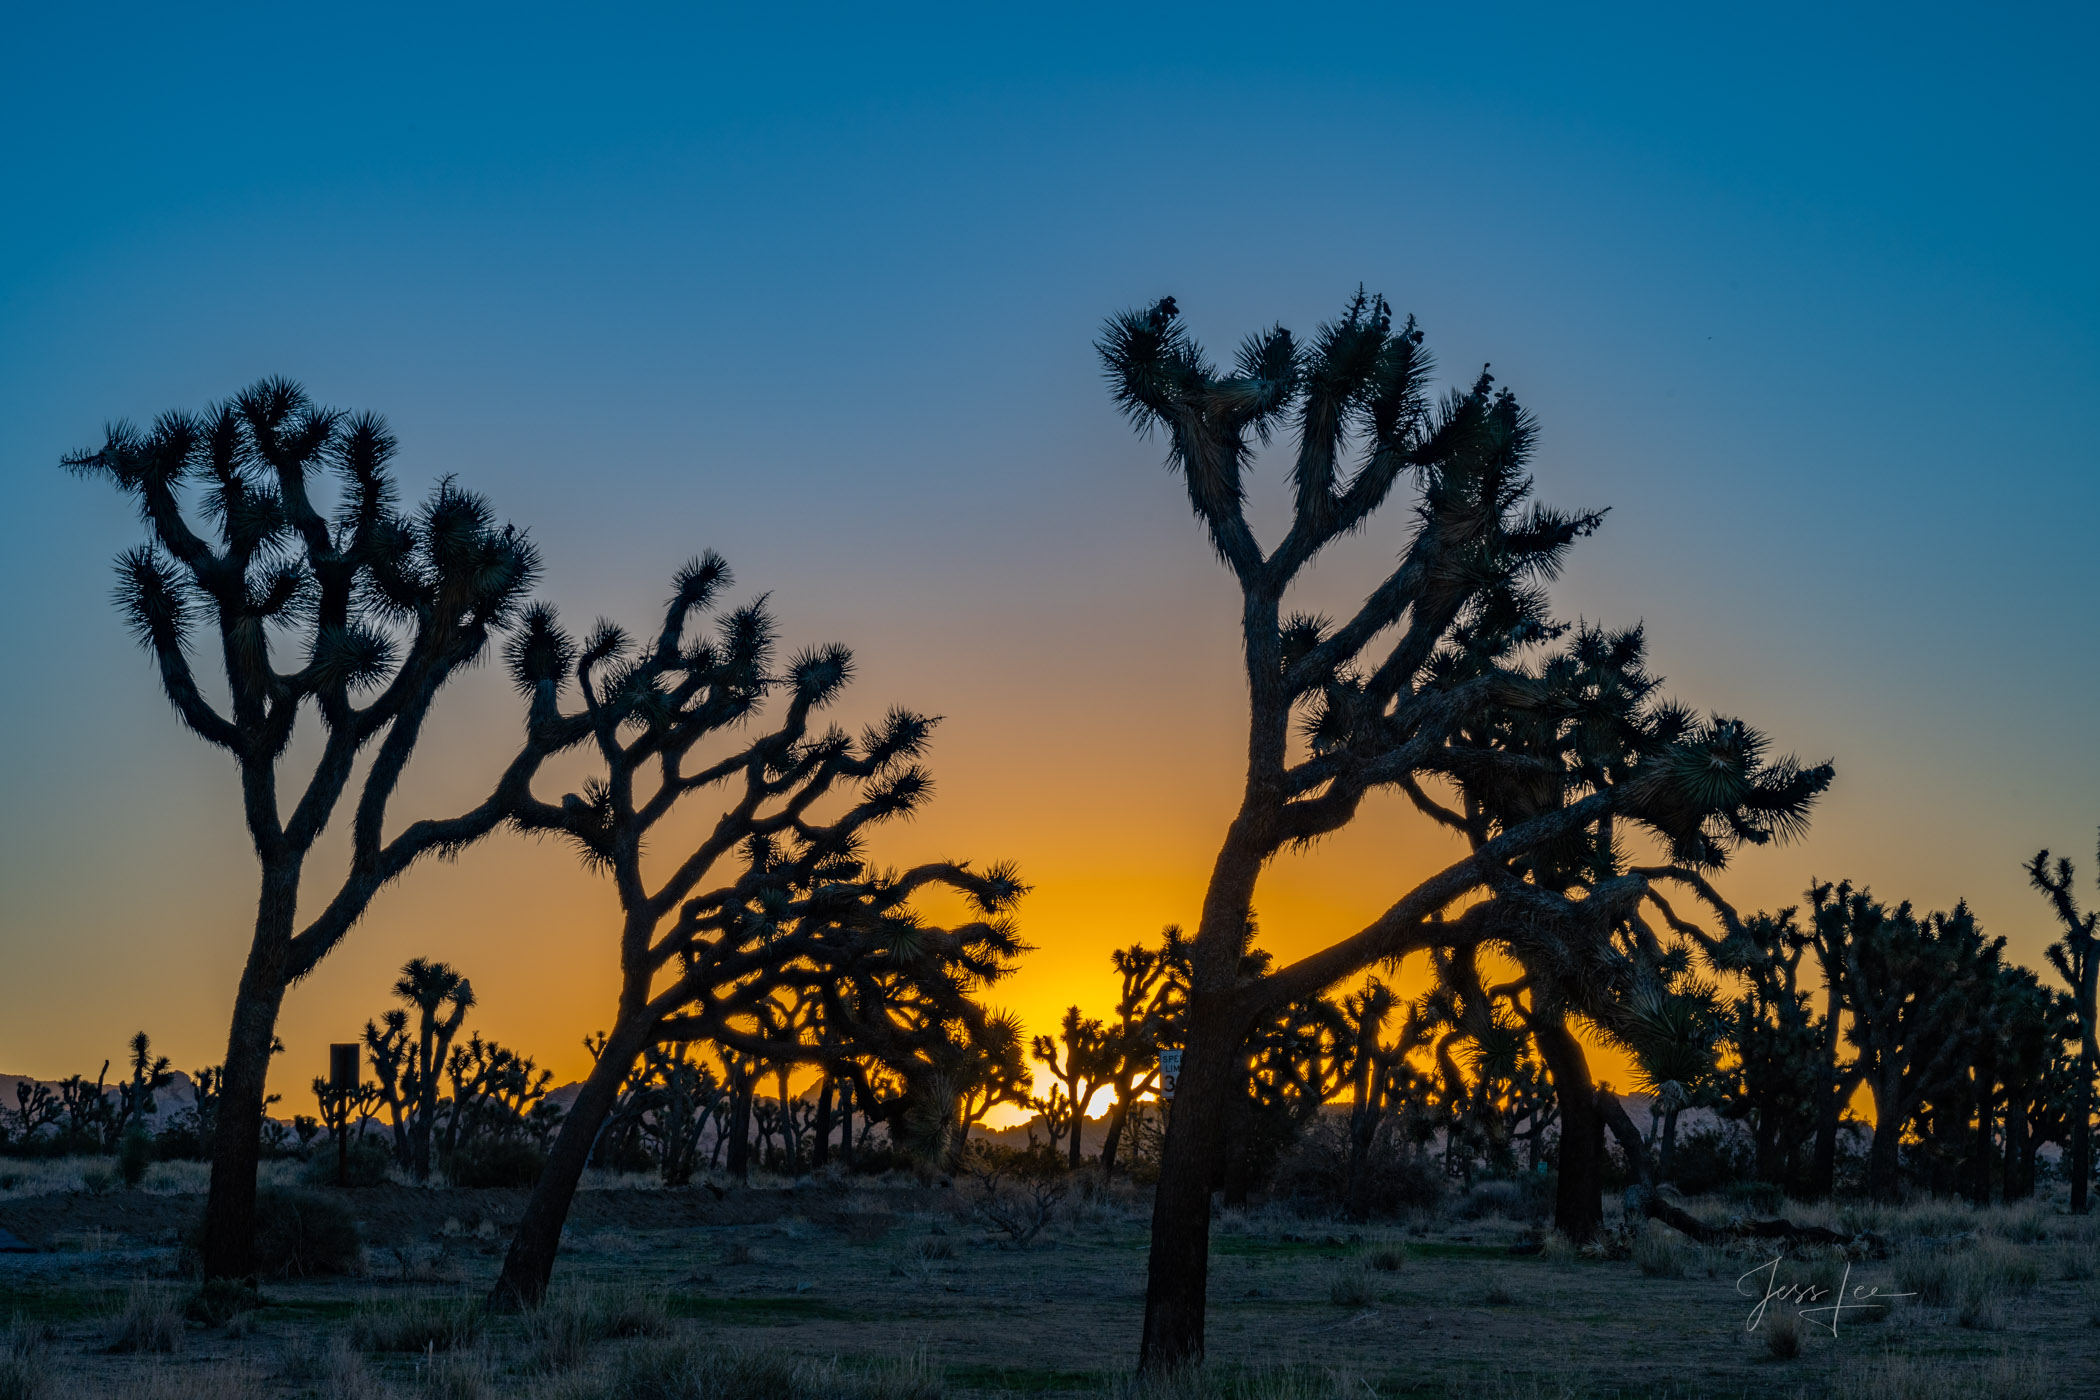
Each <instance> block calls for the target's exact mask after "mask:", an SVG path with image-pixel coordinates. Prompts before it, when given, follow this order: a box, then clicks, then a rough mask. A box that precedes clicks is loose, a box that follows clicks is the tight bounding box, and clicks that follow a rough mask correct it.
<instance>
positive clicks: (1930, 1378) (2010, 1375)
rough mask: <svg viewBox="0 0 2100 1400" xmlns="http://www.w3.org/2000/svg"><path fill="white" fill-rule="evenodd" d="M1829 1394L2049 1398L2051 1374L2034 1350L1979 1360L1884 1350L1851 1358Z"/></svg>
mask: <svg viewBox="0 0 2100 1400" xmlns="http://www.w3.org/2000/svg"><path fill="white" fill-rule="evenodd" d="M1829 1394H1830V1395H1831V1396H1832V1398H1833V1400H1983V1397H1989V1400H2045V1397H2046V1396H2048V1394H2049V1377H2048V1373H2047V1371H2046V1370H2045V1368H2044V1367H2043V1365H2042V1362H2041V1360H2040V1359H2039V1358H2038V1357H2034V1356H2021V1357H2012V1356H2000V1357H1996V1358H1993V1359H1992V1360H1989V1361H1986V1362H1983V1363H1982V1364H1980V1365H1978V1364H1974V1363H1965V1362H1962V1361H1959V1360H1952V1359H1950V1358H1947V1357H1943V1356H1934V1357H1923V1356H1906V1355H1904V1354H1902V1353H1900V1352H1884V1353H1882V1354H1881V1355H1879V1356H1869V1357H1854V1358H1852V1359H1850V1360H1848V1361H1847V1362H1845V1364H1844V1365H1843V1366H1842V1367H1841V1368H1840V1370H1839V1372H1838V1376H1837V1381H1836V1384H1835V1385H1834V1386H1833V1388H1832V1389H1831V1390H1830V1392H1829Z"/></svg>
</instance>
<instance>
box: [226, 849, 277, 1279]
mask: <svg viewBox="0 0 2100 1400" xmlns="http://www.w3.org/2000/svg"><path fill="white" fill-rule="evenodd" d="M297 888H298V875H297V873H296V871H294V872H292V873H291V874H290V875H289V877H288V878H287V877H286V876H284V875H283V874H278V875H277V876H276V878H274V879H273V878H271V876H270V875H265V877H264V880H263V898H262V900H261V901H260V907H259V912H258V914H257V918H256V929H255V938H254V942H253V945H252V946H251V948H250V950H249V953H248V963H247V966H246V967H245V968H243V969H242V972H241V981H240V986H239V988H238V990H237V991H236V992H235V994H234V1002H233V1024H232V1026H231V1027H230V1028H229V1029H228V1031H227V1036H226V1066H225V1068H224V1070H222V1071H221V1073H220V1076H219V1103H218V1113H217V1115H216V1117H215V1118H214V1120H213V1124H212V1142H211V1183H210V1188H209V1191H208V1193H207V1194H206V1197H205V1204H204V1219H205V1223H206V1228H205V1231H204V1241H203V1243H204V1248H203V1256H204V1257H203V1264H204V1276H205V1277H206V1278H241V1277H245V1276H247V1275H248V1274H249V1273H251V1272H253V1270H254V1264H253V1249H254V1240H255V1196H256V1189H255V1179H256V1169H257V1167H258V1165H259V1164H260V1161H261V1158H262V1133H261V1124H262V1120H263V1110H264V1107H265V1103H266V1100H267V1098H268V1084H269V1077H270V1056H271V1051H272V1048H273V1047H274V1046H275V1045H276V1043H277V1012H278V1009H279V1008H280V1006H282V1004H283V1002H284V989H285V985H286V982H287V979H286V977H285V976H284V955H285V948H286V944H287V943H288V942H289V941H290V937H291V930H292V920H293V917H294V914H295V910H294V909H293V907H292V898H291V896H290V893H289V891H296V889H297Z"/></svg>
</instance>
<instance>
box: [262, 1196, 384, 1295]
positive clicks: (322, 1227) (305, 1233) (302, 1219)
mask: <svg viewBox="0 0 2100 1400" xmlns="http://www.w3.org/2000/svg"><path fill="white" fill-rule="evenodd" d="M255 1263H256V1267H257V1268H258V1269H260V1270H261V1271H262V1272H263V1273H264V1274H265V1275H267V1276H269V1277H271V1278H312V1277H316V1276H318V1275H322V1274H351V1273H356V1272H357V1271H358V1269H359V1268H360V1267H361V1266H362V1265H363V1263H364V1240H363V1239H362V1238H361V1237H360V1236H359V1234H358V1231H357V1218H356V1217H355V1216H353V1215H352V1214H351V1213H350V1207H349V1206H347V1205H345V1204H344V1203H343V1202H342V1201H341V1200H340V1199H339V1198H337V1197H335V1196H333V1195H330V1194H328V1193H326V1192H322V1191H279V1190H263V1191H259V1192H257V1193H256V1197H255Z"/></svg>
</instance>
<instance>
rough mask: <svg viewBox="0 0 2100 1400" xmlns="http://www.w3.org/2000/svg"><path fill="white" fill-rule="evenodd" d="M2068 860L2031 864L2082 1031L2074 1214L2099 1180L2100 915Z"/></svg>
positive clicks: (2045, 856)
mask: <svg viewBox="0 0 2100 1400" xmlns="http://www.w3.org/2000/svg"><path fill="white" fill-rule="evenodd" d="M2075 873H2076V872H2075V871H2074V870H2073V868H2072V866H2071V862H2070V860H2069V858H2068V857H2066V858H2065V859H2062V860H2059V861H2057V862H2056V864H2055V866H2054V867H2052V866H2051V865H2050V864H2049V853H2048V852H2047V851H2042V852H2040V853H2039V854H2037V855H2036V856H2035V858H2034V859H2033V860H2031V861H2029V862H2028V863H2027V874H2028V878H2029V879H2031V880H2033V881H2034V886H2035V888H2036V889H2038V890H2040V891H2041V892H2042V893H2043V894H2044V895H2047V896H2048V898H2049V904H2050V907H2051V908H2052V909H2053V910H2054V911H2055V913H2056V918H2057V922H2058V923H2060V924H2062V925H2063V937H2061V938H2059V939H2058V940H2057V941H2056V942H2054V943H2052V944H2050V945H2049V952H2048V957H2049V965H2050V966H2051V967H2053V968H2055V969H2056V973H2057V976H2059V977H2061V978H2063V979H2064V982H2065V983H2066V984H2067V985H2068V986H2069V987H2070V991H2071V1008H2072V1012H2073V1014H2074V1015H2075V1016H2076V1018H2077V1019H2076V1027H2077V1032H2078V1070H2077V1081H2076V1083H2075V1085H2074V1089H2075V1092H2074V1096H2073V1098H2072V1100H2071V1102H2070V1103H2069V1104H2068V1105H2067V1108H2068V1111H2069V1114H2070V1135H2071V1143H2070V1152H2069V1156H2070V1160H2069V1162H2068V1163H2067V1164H2066V1166H2067V1169H2068V1170H2069V1172H2070V1175H2071V1213H2072V1214H2073V1215H2083V1214H2085V1213H2086V1209H2087V1195H2088V1192H2089V1190H2090V1189H2091V1185H2092V1177H2093V1079H2094V1076H2095V1075H2096V1074H2100V911H2095V912H2093V913H2085V912H2083V911H2081V910H2080V909H2079V907H2078V901H2077V899H2076V898H2075V897H2074V896H2073V895H2072V893H2071V885H2072V880H2073V878H2074V875H2075Z"/></svg>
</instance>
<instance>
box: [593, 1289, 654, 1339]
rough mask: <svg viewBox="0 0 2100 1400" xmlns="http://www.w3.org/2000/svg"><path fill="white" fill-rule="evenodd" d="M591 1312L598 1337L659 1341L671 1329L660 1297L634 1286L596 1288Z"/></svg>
mask: <svg viewBox="0 0 2100 1400" xmlns="http://www.w3.org/2000/svg"><path fill="white" fill-rule="evenodd" d="M592 1309H593V1311H592V1314H591V1315H592V1318H593V1319H594V1324H595V1326H596V1327H597V1329H598V1335H599V1336H601V1337H660V1336H662V1335H663V1334H664V1333H665V1332H668V1331H669V1330H670V1328H671V1315H670V1313H669V1312H668V1311H667V1310H666V1308H665V1304H664V1296H663V1294H661V1293H655V1292H652V1291H650V1290H649V1289H646V1288H641V1287H639V1286H636V1285H634V1284H626V1283H620V1284H614V1285H612V1286H610V1287H604V1288H600V1289H599V1290H598V1291H597V1293H596V1294H595V1295H594V1296H593V1298H592Z"/></svg>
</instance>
